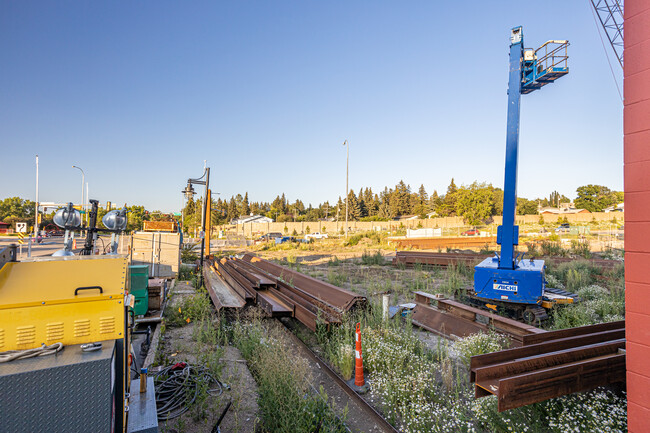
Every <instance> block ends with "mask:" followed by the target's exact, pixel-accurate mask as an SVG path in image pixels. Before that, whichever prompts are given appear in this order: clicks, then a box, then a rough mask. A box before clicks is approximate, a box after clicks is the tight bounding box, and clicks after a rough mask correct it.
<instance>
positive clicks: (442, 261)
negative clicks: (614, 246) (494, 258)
mask: <svg viewBox="0 0 650 433" xmlns="http://www.w3.org/2000/svg"><path fill="white" fill-rule="evenodd" d="M488 257H491V255H487V254H477V253H435V252H425V251H398V252H397V253H396V254H395V257H394V258H393V264H394V265H397V264H402V265H404V266H414V265H418V264H419V265H432V266H449V265H457V264H459V263H464V264H466V265H468V266H474V265H477V264H479V263H480V262H481V261H483V260H485V259H486V258H488ZM543 259H544V260H545V261H546V262H547V263H554V264H559V263H565V262H572V261H575V260H586V261H588V262H589V263H591V264H592V265H594V266H598V267H600V268H604V269H612V268H615V267H616V266H619V265H621V264H622V263H623V262H620V261H618V260H605V259H574V258H571V257H543Z"/></svg>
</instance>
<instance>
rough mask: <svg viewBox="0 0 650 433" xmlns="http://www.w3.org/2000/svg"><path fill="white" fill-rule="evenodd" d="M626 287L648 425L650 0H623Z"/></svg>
mask: <svg viewBox="0 0 650 433" xmlns="http://www.w3.org/2000/svg"><path fill="white" fill-rule="evenodd" d="M624 40H625V68H624V72H623V75H624V80H625V81H624V94H625V109H624V113H623V116H624V121H623V127H624V134H625V146H624V147H625V253H626V254H625V283H626V284H625V289H626V294H625V298H626V303H625V309H626V335H627V341H628V343H627V347H626V349H627V391H628V428H629V431H630V432H632V433H641V432H647V431H648V430H649V427H648V426H650V391H648V390H650V362H649V361H648V360H649V359H650V272H648V270H650V237H649V236H648V231H649V227H650V1H648V0H627V1H626V2H625V38H624Z"/></svg>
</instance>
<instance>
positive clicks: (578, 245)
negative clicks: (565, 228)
mask: <svg viewBox="0 0 650 433" xmlns="http://www.w3.org/2000/svg"><path fill="white" fill-rule="evenodd" d="M571 254H573V255H575V256H579V257H584V258H586V259H588V258H590V257H591V250H590V249H589V242H588V241H579V240H575V239H574V240H572V241H571Z"/></svg>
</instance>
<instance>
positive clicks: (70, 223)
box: [52, 203, 81, 229]
mask: <svg viewBox="0 0 650 433" xmlns="http://www.w3.org/2000/svg"><path fill="white" fill-rule="evenodd" d="M52 220H53V221H54V224H56V225H57V226H59V227H60V228H62V229H64V228H66V227H79V226H80V225H81V213H79V211H78V210H76V209H74V208H73V207H72V203H70V204H68V206H67V207H63V208H61V209H59V210H58V211H56V213H55V214H54V218H52Z"/></svg>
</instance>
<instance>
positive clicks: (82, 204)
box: [72, 165, 86, 211]
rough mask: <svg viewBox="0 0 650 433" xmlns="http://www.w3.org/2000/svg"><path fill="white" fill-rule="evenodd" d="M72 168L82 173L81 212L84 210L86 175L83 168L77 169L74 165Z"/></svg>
mask: <svg viewBox="0 0 650 433" xmlns="http://www.w3.org/2000/svg"><path fill="white" fill-rule="evenodd" d="M72 168H76V169H77V170H79V171H81V203H80V205H81V210H82V211H83V210H84V188H85V184H86V173H84V171H83V169H82V168H81V167H77V166H76V165H73V166H72Z"/></svg>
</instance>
